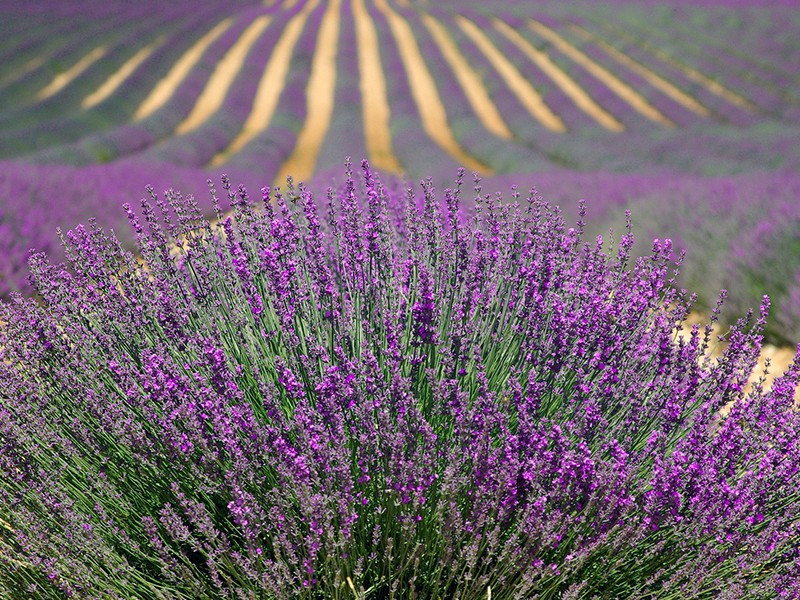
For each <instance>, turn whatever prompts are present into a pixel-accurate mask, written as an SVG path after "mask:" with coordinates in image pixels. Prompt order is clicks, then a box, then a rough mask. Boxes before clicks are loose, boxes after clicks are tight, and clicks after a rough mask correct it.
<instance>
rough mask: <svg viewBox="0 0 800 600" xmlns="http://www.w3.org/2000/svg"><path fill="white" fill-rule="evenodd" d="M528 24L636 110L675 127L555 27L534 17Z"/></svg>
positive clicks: (657, 121) (660, 122)
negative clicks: (554, 28)
mask: <svg viewBox="0 0 800 600" xmlns="http://www.w3.org/2000/svg"><path fill="white" fill-rule="evenodd" d="M527 25H528V27H529V28H530V29H531V30H532V31H533V32H534V33H536V35H538V36H540V37H541V38H543V39H545V40H547V41H548V42H549V43H551V44H552V45H553V46H554V47H555V48H556V49H558V50H559V51H560V52H561V53H562V54H564V55H566V56H568V57H569V58H570V59H571V60H573V61H574V62H575V63H577V64H578V65H580V66H581V67H582V68H583V69H585V70H586V71H587V72H589V73H590V74H591V75H592V76H594V77H595V78H596V79H598V80H599V81H601V82H602V83H603V84H604V85H605V86H606V87H608V89H610V90H611V91H612V92H614V93H615V94H616V95H617V96H619V97H620V98H621V99H622V100H624V101H625V102H626V103H627V104H629V105H630V106H631V108H633V109H634V110H635V111H637V112H638V113H640V114H641V115H643V116H645V117H647V118H648V119H650V120H651V121H653V122H655V123H658V124H659V125H662V126H664V127H674V123H672V121H670V120H669V119H668V118H667V117H665V116H664V115H663V114H662V113H661V112H659V111H658V110H657V109H656V108H655V107H654V106H653V105H652V104H650V103H649V102H648V101H647V100H646V99H645V98H644V97H643V96H642V95H641V94H639V93H638V92H637V91H636V90H634V89H633V88H632V87H631V86H629V85H628V84H627V83H625V82H624V81H623V80H622V79H620V78H619V77H617V76H616V75H614V74H613V73H611V72H610V71H609V70H608V69H606V68H604V67H602V66H601V65H600V64H598V63H597V62H595V61H593V60H592V59H591V58H589V57H588V56H587V55H586V54H585V53H583V52H581V51H580V50H579V49H578V48H576V47H575V46H573V45H572V44H570V43H569V42H568V41H567V40H565V39H564V38H563V37H562V36H560V35H559V34H558V33H556V32H555V31H554V30H553V29H551V28H550V27H548V26H547V25H545V24H544V23H541V22H539V21H536V20H534V19H529V20H528V22H527Z"/></svg>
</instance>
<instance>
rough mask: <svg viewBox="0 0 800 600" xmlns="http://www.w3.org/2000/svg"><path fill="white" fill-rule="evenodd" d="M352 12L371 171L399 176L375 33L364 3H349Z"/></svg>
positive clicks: (398, 163) (384, 81)
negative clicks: (374, 169) (375, 170)
mask: <svg viewBox="0 0 800 600" xmlns="http://www.w3.org/2000/svg"><path fill="white" fill-rule="evenodd" d="M352 10H353V22H354V23H355V28H356V45H357V46H358V69H359V87H360V90H361V107H362V116H363V123H364V142H365V144H366V146H367V155H368V156H369V160H370V163H371V164H372V165H373V166H374V167H375V168H377V169H381V170H383V171H388V172H390V173H395V174H398V175H399V174H400V173H403V167H402V165H401V164H400V161H399V160H398V158H397V156H395V153H394V149H393V148H392V134H391V131H390V129H389V119H390V117H391V109H390V108H389V99H388V98H387V97H386V78H385V77H384V75H383V66H382V65H381V54H380V45H379V43H378V34H377V32H376V31H375V25H374V24H373V22H372V19H371V18H370V16H369V12H368V11H367V9H366V7H365V6H364V0H353V6H352Z"/></svg>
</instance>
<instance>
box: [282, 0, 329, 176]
mask: <svg viewBox="0 0 800 600" xmlns="http://www.w3.org/2000/svg"><path fill="white" fill-rule="evenodd" d="M341 4H342V3H341V0H330V1H329V2H328V7H327V9H326V10H325V14H324V16H323V17H322V25H321V26H320V30H319V33H318V35H317V44H316V48H315V50H314V59H313V61H312V62H311V72H310V74H309V79H308V85H307V86H306V107H307V108H306V120H305V122H304V123H303V128H302V129H301V130H300V133H299V135H298V136H297V142H296V144H295V147H294V150H293V151H292V154H291V155H290V156H289V158H287V159H286V161H285V162H284V163H283V164H282V165H281V167H280V169H279V170H278V175H277V177H276V182H277V183H278V184H280V182H282V181H284V180H285V179H286V177H287V176H288V175H291V176H293V177H295V178H296V179H297V180H298V181H305V180H307V179H309V178H311V176H312V175H313V174H314V170H315V167H316V163H317V157H318V155H319V151H320V149H321V147H322V144H323V142H324V141H325V136H326V135H327V133H328V130H329V128H330V123H331V117H332V116H333V109H334V99H335V95H336V72H337V70H336V55H337V53H338V48H339V30H340V19H341Z"/></svg>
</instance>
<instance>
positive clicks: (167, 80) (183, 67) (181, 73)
mask: <svg viewBox="0 0 800 600" xmlns="http://www.w3.org/2000/svg"><path fill="white" fill-rule="evenodd" d="M231 25H233V18H232V17H228V18H226V19H222V20H221V21H220V22H219V23H217V25H216V26H215V27H214V28H212V29H211V31H209V32H208V33H206V34H205V35H204V36H203V37H201V38H200V39H198V40H197V42H196V43H195V44H194V45H193V46H192V47H191V48H189V49H188V50H187V51H186V52H185V53H184V54H183V56H181V57H180V58H179V59H178V61H177V62H175V64H174V65H172V68H171V69H170V70H169V73H167V75H166V76H165V77H164V78H163V79H161V80H160V81H159V82H158V83H156V85H155V86H154V87H153V89H152V91H151V92H150V94H149V95H148V96H147V98H145V100H144V102H142V103H141V104H140V105H139V108H138V109H136V112H135V113H134V115H133V120H134V121H141V120H142V119H146V118H147V117H149V116H150V115H152V114H153V113H154V112H156V111H157V110H158V109H159V108H161V107H162V106H164V105H165V104H166V103H167V102H169V100H170V98H172V95H173V94H174V93H175V90H177V89H178V86H180V85H181V83H182V82H183V80H184V79H186V77H187V76H188V75H189V73H190V72H191V70H192V69H193V68H194V66H195V65H196V64H197V63H198V62H199V61H200V59H201V58H202V56H203V53H204V52H205V51H206V50H208V48H209V47H210V46H211V44H213V43H214V42H215V41H216V40H217V39H218V38H219V37H220V36H221V35H222V34H223V33H225V31H226V30H227V29H228V28H229V27H230V26H231Z"/></svg>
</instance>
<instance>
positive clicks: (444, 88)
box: [0, 0, 800, 177]
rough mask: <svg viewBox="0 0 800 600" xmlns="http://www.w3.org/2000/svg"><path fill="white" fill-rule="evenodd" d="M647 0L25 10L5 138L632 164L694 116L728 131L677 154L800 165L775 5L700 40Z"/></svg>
mask: <svg viewBox="0 0 800 600" xmlns="http://www.w3.org/2000/svg"><path fill="white" fill-rule="evenodd" d="M19 10H22V9H19ZM89 14H91V13H89ZM612 14H613V15H615V17H614V18H610V16H611V15H612ZM9 15H10V17H11V18H16V19H22V18H23V17H22V16H20V14H14V13H13V12H10V13H9ZM642 15H643V13H642V12H641V11H640V10H638V9H636V7H631V8H629V9H618V10H615V12H614V13H608V12H605V11H604V9H602V8H601V7H598V8H592V7H590V6H577V7H576V8H574V9H570V10H569V11H567V10H566V9H564V8H563V7H562V6H560V5H558V4H552V5H547V4H544V5H537V8H536V10H535V11H534V10H531V9H530V7H529V5H527V4H525V5H523V4H514V3H510V4H508V5H507V6H504V7H503V8H500V9H492V10H489V9H487V8H485V7H481V6H480V5H478V4H476V5H474V8H471V7H470V5H469V4H461V5H460V8H459V9H458V11H453V10H448V9H445V8H441V7H438V6H427V5H420V4H416V5H412V4H410V3H392V2H388V1H387V0H374V1H369V2H367V1H364V0H353V1H352V2H349V1H348V2H342V1H336V2H320V1H319V0H310V1H308V2H284V3H272V4H271V5H264V4H258V5H256V6H252V7H245V6H241V5H236V6H234V7H232V8H231V7H230V6H229V7H227V9H225V10H221V8H220V6H216V5H209V4H205V5H203V7H202V8H201V9H200V10H193V11H186V10H185V6H184V5H181V4H170V5H168V6H167V7H165V8H161V9H156V8H154V6H153V5H151V4H147V3H146V4H136V5H130V6H128V7H127V8H126V9H124V10H121V11H120V12H119V13H115V14H113V15H106V16H104V15H99V16H97V18H95V19H87V18H86V17H85V16H84V17H83V18H82V19H81V20H79V21H78V23H77V25H79V26H78V27H76V28H62V27H61V22H58V23H59V25H53V26H52V27H53V28H52V31H50V32H48V31H47V27H46V25H45V24H44V23H43V22H42V21H41V19H39V20H35V19H33V17H30V16H27V17H26V18H29V19H31V20H32V27H31V33H30V39H27V40H26V39H25V38H24V36H20V35H16V36H11V37H9V38H8V40H6V41H5V42H4V46H3V47H2V48H0V52H5V54H7V55H9V56H17V55H18V56H17V58H15V59H14V60H13V61H11V63H9V64H8V65H4V70H3V71H0V89H2V91H3V94H2V96H0V97H2V99H3V100H2V102H0V109H2V112H0V126H1V128H0V156H3V157H6V158H10V157H21V156H25V157H26V158H28V159H30V160H35V161H38V162H70V163H73V164H88V163H94V162H108V161H112V160H117V159H119V158H121V157H125V156H132V155H137V156H138V157H139V158H140V159H142V160H159V161H160V160H165V161H169V162H173V163H176V164H181V165H186V166H192V167H202V166H209V165H210V166H214V167H216V166H219V165H223V164H230V165H232V166H235V167H239V168H244V167H246V168H253V167H258V168H259V169H266V170H267V172H266V174H267V175H268V176H270V177H275V176H282V175H285V174H286V172H287V170H290V171H292V172H294V173H296V174H298V175H301V176H304V177H305V176H306V174H308V175H311V174H313V173H314V172H317V171H319V170H326V169H330V168H332V167H334V166H335V165H336V164H338V163H339V162H341V160H342V158H343V156H344V155H346V154H352V155H361V154H363V153H364V150H366V154H367V155H370V156H372V155H373V153H374V154H375V155H374V156H372V158H373V159H374V162H375V163H376V165H378V166H379V167H380V166H381V165H384V164H385V165H386V166H387V170H389V171H395V172H408V173H411V174H413V175H414V176H420V175H421V174H423V173H424V172H425V169H424V168H423V167H424V166H426V165H435V166H436V167H441V168H449V167H452V166H454V165H464V166H466V167H467V168H469V169H471V170H477V171H480V172H483V173H485V174H490V173H492V172H512V171H514V170H516V169H517V168H519V166H521V165H525V167H524V170H532V169H539V168H549V169H553V168H558V167H570V168H576V169H581V170H593V169H600V168H604V169H605V168H608V169H611V170H633V169H641V168H647V167H650V166H663V167H677V166H679V165H676V164H673V162H674V161H675V160H676V159H675V158H674V157H673V155H671V154H666V153H661V152H659V144H662V143H666V144H670V143H674V144H676V145H677V144H684V143H685V137H686V135H687V134H686V132H690V134H691V135H693V134H695V133H697V132H700V133H701V134H702V135H709V136H712V137H714V138H715V139H724V142H725V143H724V144H712V145H711V147H710V148H709V149H708V150H706V151H705V152H703V153H697V155H696V156H691V158H690V159H687V160H685V163H686V164H687V165H691V168H692V170H694V171H695V172H701V173H702V172H705V173H708V172H711V173H713V172H730V171H731V170H732V169H734V168H735V166H733V165H732V164H730V161H729V160H728V159H727V158H726V156H725V155H724V152H725V148H724V146H725V145H727V146H729V147H730V146H731V145H732V146H733V147H735V148H744V146H742V145H743V144H744V145H745V146H746V145H747V144H756V145H757V146H758V148H757V150H758V151H757V152H755V153H753V156H752V159H751V162H752V164H747V165H745V166H744V168H745V169H747V168H750V167H751V166H752V167H753V168H757V169H775V168H783V169H787V170H788V169H793V168H795V167H796V166H797V163H798V161H799V159H798V153H797V151H796V150H793V149H792V148H791V147H789V148H783V147H781V148H780V150H776V149H775V146H776V144H780V143H781V139H783V138H785V139H790V138H791V137H792V136H794V135H795V134H796V133H797V127H798V119H797V116H798V108H799V107H800V94H798V93H797V84H798V82H797V78H796V74H794V73H793V72H792V71H789V70H787V69H786V65H785V64H784V65H782V64H780V63H779V62H776V57H775V56H774V54H775V52H777V50H776V49H775V48H773V47H771V46H768V45H767V46H761V45H760V44H761V40H762V39H764V37H766V35H765V33H764V32H767V31H769V32H770V33H772V30H771V28H773V27H776V26H777V24H776V23H775V22H773V20H770V19H761V20H760V21H758V22H757V23H756V27H755V28H754V29H753V30H751V31H750V32H749V35H748V36H742V35H740V29H739V27H738V25H739V24H738V23H731V24H726V23H723V27H720V28H718V31H717V32H715V34H714V35H715V37H714V38H713V39H712V40H710V41H709V42H708V43H702V42H691V43H689V42H687V39H688V38H693V37H696V36H695V35H694V33H696V30H694V29H690V27H692V26H691V25H686V26H684V25H674V26H672V27H666V26H664V25H665V24H664V23H662V22H660V21H657V22H656V23H652V29H653V31H652V32H651V31H650V30H649V29H648V26H649V25H650V23H648V25H645V23H646V21H645V20H644V17H643V16H642ZM656 25H657V26H656ZM796 26H797V23H796V22H792V21H790V22H789V23H788V24H787V25H786V27H788V28H790V29H791V28H792V27H796ZM695 27H696V26H695ZM656 30H657V31H656ZM76 32H80V35H77V33H76ZM48 33H49V35H48ZM786 47H789V48H791V44H790V43H789V42H785V43H782V44H781V45H780V48H784V49H785V48H786ZM727 48H730V49H731V52H728V51H727ZM17 51H18V52H17ZM743 53H746V57H743V56H742V54H743ZM791 59H792V57H791V56H789V57H787V58H786V60H789V61H790V60H791ZM757 65H762V66H763V67H764V68H763V69H760V68H756V66H757ZM768 65H771V66H769V67H768ZM745 66H749V67H750V68H748V69H744V67H745ZM376 73H377V74H379V76H380V80H376V79H375V77H376ZM367 79H368V80H369V83H367ZM376 110H377V111H378V112H375V111H376ZM381 115H384V116H381ZM738 132H741V133H738ZM779 138H780V139H779ZM731 140H733V141H731ZM612 143H613V144H615V147H616V148H618V151H617V152H615V153H614V156H609V153H608V152H607V147H608V145H609V144H612ZM421 146H425V147H426V148H429V149H430V150H426V151H424V152H420V147H421ZM322 147H327V148H328V149H338V150H339V151H340V152H339V154H340V155H339V156H333V155H332V153H330V152H329V151H328V150H325V151H322V150H320V148H322ZM770 147H772V148H773V149H772V150H770ZM310 148H314V151H313V152H310V151H309V149H310ZM740 153H744V150H742V151H741V152H740ZM383 155H386V157H387V158H385V159H384V156H383ZM680 166H682V165H680Z"/></svg>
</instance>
